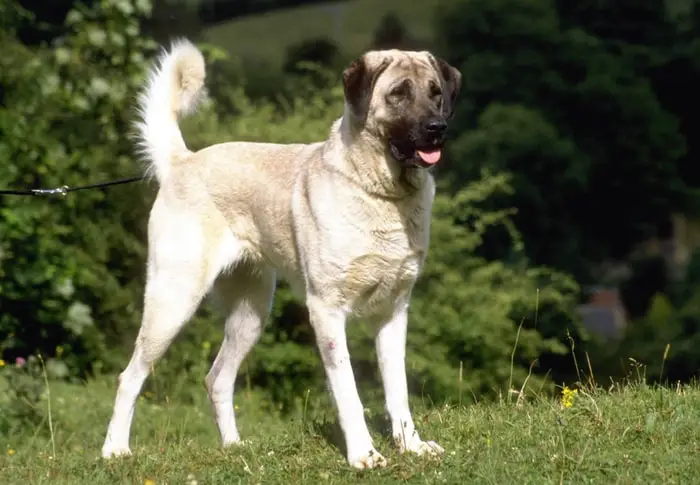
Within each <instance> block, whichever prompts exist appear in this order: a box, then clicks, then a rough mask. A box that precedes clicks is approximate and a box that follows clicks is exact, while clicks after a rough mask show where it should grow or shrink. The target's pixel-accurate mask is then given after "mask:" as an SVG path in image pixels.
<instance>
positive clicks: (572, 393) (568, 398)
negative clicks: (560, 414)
mask: <svg viewBox="0 0 700 485" xmlns="http://www.w3.org/2000/svg"><path fill="white" fill-rule="evenodd" d="M577 394H578V389H569V387H568V386H564V389H562V390H561V405H562V407H564V408H570V407H572V406H573V405H574V399H575V398H576V395H577Z"/></svg>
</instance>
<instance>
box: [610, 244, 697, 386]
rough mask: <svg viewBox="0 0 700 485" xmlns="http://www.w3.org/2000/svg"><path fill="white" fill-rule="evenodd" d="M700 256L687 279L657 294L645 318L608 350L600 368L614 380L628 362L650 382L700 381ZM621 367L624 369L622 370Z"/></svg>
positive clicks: (638, 320)
mask: <svg viewBox="0 0 700 485" xmlns="http://www.w3.org/2000/svg"><path fill="white" fill-rule="evenodd" d="M699 284H700V252H696V253H695V254H694V255H693V258H692V260H691V262H690V264H689V267H688V270H687V273H686V275H685V278H684V279H683V280H682V281H679V282H677V283H673V284H669V285H668V286H667V287H666V288H665V292H664V293H662V292H658V293H656V294H654V295H653V296H652V297H651V298H650V299H649V300H650V302H649V305H648V310H647V311H646V312H645V314H644V315H642V316H640V317H638V318H636V319H635V320H633V321H632V322H631V323H630V326H629V327H628V329H627V331H626V332H625V335H624V336H623V338H622V340H621V341H620V342H618V343H617V344H616V345H613V346H611V347H609V348H607V349H606V352H604V353H603V355H604V356H605V357H606V358H607V360H603V359H601V362H600V363H599V365H600V366H601V367H602V370H603V371H606V372H609V373H611V374H613V375H614V376H619V375H620V370H624V369H625V368H626V365H625V363H626V361H629V360H630V359H632V360H633V361H634V362H638V363H640V365H643V366H644V374H645V377H646V378H647V379H648V380H649V381H650V382H660V381H663V382H671V383H674V382H678V381H682V382H687V381H689V380H691V379H697V378H698V377H700V355H698V351H697V349H698V346H699V345H700V290H699V289H698V288H700V286H698V285H699ZM620 363H622V364H623V365H622V366H620Z"/></svg>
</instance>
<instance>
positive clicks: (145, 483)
mask: <svg viewBox="0 0 700 485" xmlns="http://www.w3.org/2000/svg"><path fill="white" fill-rule="evenodd" d="M143 485H156V481H155V480H151V479H150V478H147V479H145V480H144V481H143Z"/></svg>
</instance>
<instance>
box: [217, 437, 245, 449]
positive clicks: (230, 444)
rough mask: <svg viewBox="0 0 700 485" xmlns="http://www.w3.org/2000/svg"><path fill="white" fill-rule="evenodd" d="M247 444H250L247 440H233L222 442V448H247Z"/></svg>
mask: <svg viewBox="0 0 700 485" xmlns="http://www.w3.org/2000/svg"><path fill="white" fill-rule="evenodd" d="M249 444H250V441H248V440H242V439H240V438H234V439H228V440H224V442H223V447H224V448H229V447H231V448H233V447H234V446H248V445H249Z"/></svg>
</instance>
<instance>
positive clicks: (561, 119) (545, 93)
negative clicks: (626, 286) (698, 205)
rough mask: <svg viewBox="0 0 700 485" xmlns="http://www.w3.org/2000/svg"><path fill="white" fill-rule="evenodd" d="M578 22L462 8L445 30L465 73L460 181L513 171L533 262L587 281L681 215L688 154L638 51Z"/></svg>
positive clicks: (448, 13)
mask: <svg viewBox="0 0 700 485" xmlns="http://www.w3.org/2000/svg"><path fill="white" fill-rule="evenodd" d="M594 3H597V4H601V5H602V4H607V3H608V2H602V3H601V2H594ZM569 4H571V2H567V3H566V5H569ZM562 5H563V3H562ZM571 5H573V4H571ZM576 5H578V3H577V4H576ZM562 8H563V7H562ZM504 12H507V14H504ZM587 12H588V13H590V15H592V16H593V18H595V19H599V20H601V21H602V22H608V25H610V26H611V28H612V26H613V23H616V24H615V25H622V24H626V23H624V22H623V23H622V24H621V23H620V22H618V21H617V20H613V17H611V16H609V15H608V16H607V20H606V19H601V16H600V15H597V14H595V13H592V12H589V11H587ZM570 17H571V18H570ZM577 18H578V17H575V16H563V19H562V16H560V13H559V11H558V10H557V8H556V5H555V3H554V2H553V1H551V0H535V1H526V0H495V1H492V0H488V1H487V0H457V1H454V2H449V3H447V4H446V5H445V8H444V9H442V10H441V13H440V16H439V24H438V29H437V31H438V32H440V33H441V36H442V43H443V49H444V51H445V53H446V56H447V57H448V59H449V60H450V61H451V62H453V63H455V64H456V65H458V66H459V67H460V68H461V69H462V71H463V72H465V73H468V75H466V76H465V82H464V89H463V92H464V96H465V97H466V98H467V99H468V100H470V102H465V103H462V104H461V105H460V108H459V110H458V113H457V125H458V126H457V127H456V132H457V133H461V135H460V140H459V141H458V143H456V144H455V147H454V150H453V157H454V158H455V159H457V160H459V161H460V163H459V165H457V166H455V168H454V179H455V181H456V183H457V184H459V183H461V181H462V180H468V179H469V178H470V177H473V176H474V174H475V173H478V170H480V168H481V167H483V166H487V167H498V168H499V169H505V170H507V171H509V172H512V173H514V175H515V179H514V195H513V196H512V197H510V198H508V199H507V200H506V201H504V203H505V204H506V205H510V206H515V207H517V208H518V214H517V215H516V216H515V218H514V220H515V222H516V225H517V227H518V229H519V230H520V231H521V232H522V233H523V238H524V241H525V247H526V250H527V253H528V255H530V257H531V258H532V259H533V261H535V262H537V263H538V264H548V265H553V266H555V267H557V268H559V269H563V270H566V271H571V272H573V273H574V274H575V275H576V276H577V277H578V278H579V279H581V280H582V281H585V280H588V279H590V268H591V265H594V264H596V263H600V262H602V261H604V260H606V259H608V258H622V257H626V256H627V255H628V254H629V252H630V251H631V249H632V248H633V247H634V246H635V245H636V244H638V243H639V242H641V241H643V240H644V239H646V238H648V237H651V236H655V235H656V234H657V232H658V229H659V227H660V226H663V225H665V224H666V223H667V221H668V219H669V217H670V214H671V213H673V212H674V211H679V210H682V209H683V208H684V207H685V196H686V193H687V190H686V186H685V183H684V181H683V179H682V177H681V176H680V172H679V163H680V160H681V159H682V157H683V156H684V155H685V153H686V152H685V139H684V136H683V134H682V133H681V132H679V127H678V120H677V118H676V117H674V115H673V114H672V113H671V112H669V111H668V110H666V109H665V107H664V106H662V105H661V103H660V101H659V98H658V96H657V94H656V93H655V91H654V89H653V86H652V83H651V81H650V79H649V77H648V76H647V75H645V74H644V73H643V72H641V71H640V70H638V69H637V66H636V64H635V62H634V61H635V59H636V58H635V57H634V56H633V55H632V53H631V52H627V51H623V52H620V51H619V50H618V51H615V50H614V49H611V48H609V46H608V44H607V42H606V40H605V39H602V38H600V37H597V36H596V33H597V31H596V30H595V29H590V30H587V29H584V28H582V27H581V26H580V24H579V23H578V21H577V20H575V19H577ZM614 18H615V19H617V18H620V17H619V16H617V17H614ZM647 18H648V17H647ZM564 20H566V21H564ZM662 27H663V26H662ZM660 30H663V29H660ZM668 35H670V34H664V35H661V34H659V37H661V38H666V37H668ZM652 40H654V41H655V42H656V41H657V39H656V37H655V38H654V39H652ZM659 42H660V41H659ZM657 47H658V46H657ZM652 52H656V51H650V52H648V55H649V56H651V54H652ZM621 201H623V202H622V203H621Z"/></svg>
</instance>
